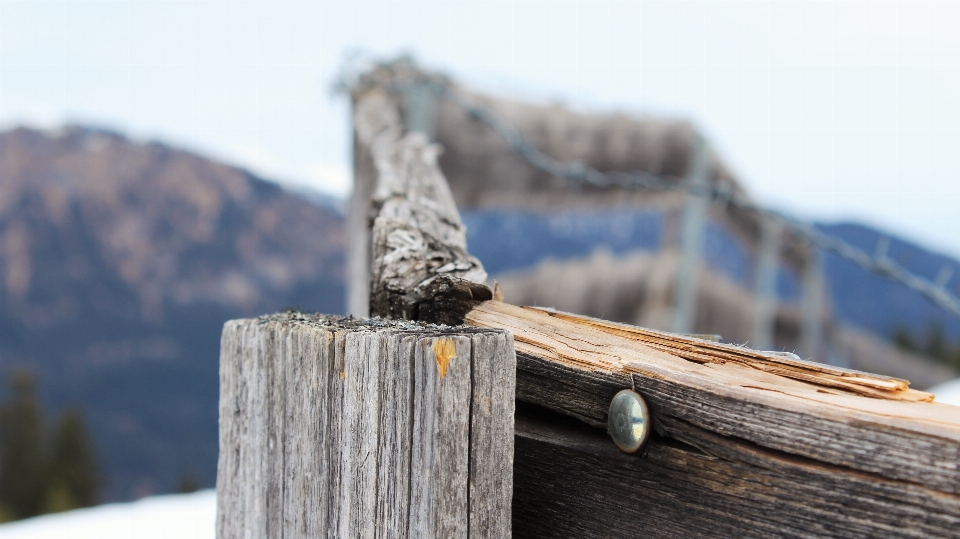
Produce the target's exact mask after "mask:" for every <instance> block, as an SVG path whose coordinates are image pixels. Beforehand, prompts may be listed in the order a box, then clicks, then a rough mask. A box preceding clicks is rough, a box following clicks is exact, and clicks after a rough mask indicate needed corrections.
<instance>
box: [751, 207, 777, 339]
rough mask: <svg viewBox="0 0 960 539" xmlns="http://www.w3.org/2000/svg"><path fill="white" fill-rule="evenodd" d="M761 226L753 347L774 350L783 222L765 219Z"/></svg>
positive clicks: (770, 218)
mask: <svg viewBox="0 0 960 539" xmlns="http://www.w3.org/2000/svg"><path fill="white" fill-rule="evenodd" d="M760 226H761V230H760V252H759V254H758V256H757V270H756V280H755V288H754V305H755V311H754V318H753V339H752V340H751V341H750V346H752V347H753V348H755V349H757V350H773V348H774V346H775V342H774V337H775V336H774V333H775V330H776V327H775V322H776V312H777V275H778V273H779V270H780V237H781V235H782V234H783V223H781V222H780V220H779V219H776V218H772V217H765V218H763V219H762V220H761V221H760Z"/></svg>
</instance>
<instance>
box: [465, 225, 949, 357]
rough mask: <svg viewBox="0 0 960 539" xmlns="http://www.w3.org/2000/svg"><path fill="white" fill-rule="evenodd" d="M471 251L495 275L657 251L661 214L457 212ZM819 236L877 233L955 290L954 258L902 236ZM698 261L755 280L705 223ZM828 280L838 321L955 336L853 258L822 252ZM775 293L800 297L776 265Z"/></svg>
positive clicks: (880, 330)
mask: <svg viewBox="0 0 960 539" xmlns="http://www.w3.org/2000/svg"><path fill="white" fill-rule="evenodd" d="M463 221H464V223H465V224H466V226H467V239H468V245H469V248H470V251H471V253H473V254H474V255H476V256H477V257H478V258H479V259H480V260H481V261H483V263H484V266H485V267H486V268H487V271H488V272H489V273H490V274H491V275H494V276H496V275H497V274H499V273H504V272H508V271H516V270H523V269H525V268H530V267H532V266H534V265H536V264H538V263H539V262H541V261H544V260H546V259H554V260H566V259H575V258H582V257H585V256H588V255H589V254H590V253H591V252H592V251H593V250H595V249H597V248H601V247H602V248H605V249H607V250H609V251H611V252H613V253H614V254H617V255H625V254H627V253H630V252H633V251H651V252H654V251H657V250H659V249H661V248H662V247H663V236H664V226H665V225H664V216H663V214H662V212H659V211H657V210H656V209H652V208H646V209H616V210H606V211H598V210H580V211H567V212H545V211H533V210H516V209H503V210H471V211H465V212H463ZM816 226H817V227H818V228H819V229H820V230H822V231H823V232H824V233H827V234H830V235H832V236H836V237H838V238H840V239H843V240H844V241H847V242H849V243H850V244H852V245H855V246H857V247H859V248H861V249H864V250H866V251H867V252H874V250H875V249H876V246H877V244H878V243H879V242H880V241H881V238H887V239H889V249H888V251H887V254H888V256H889V257H890V258H892V259H893V260H895V261H897V262H898V263H899V264H901V265H903V266H904V267H905V268H907V269H908V270H910V271H911V272H914V273H916V274H918V275H921V276H925V277H927V278H930V279H934V278H935V277H936V276H937V275H938V274H939V272H940V271H941V270H942V268H944V267H953V268H955V275H956V277H954V278H953V280H952V283H953V284H952V288H953V290H954V292H958V290H960V285H958V283H960V262H958V261H957V260H955V259H953V258H950V257H949V256H947V255H944V254H940V253H936V252H933V251H931V250H929V249H926V248H924V247H921V246H919V245H918V244H916V243H914V242H911V241H909V240H907V239H904V238H902V237H899V236H897V235H895V234H891V233H889V232H886V231H882V230H878V229H876V228H873V227H870V226H867V225H863V224H858V223H852V222H841V223H820V224H817V225H816ZM703 255H704V260H705V261H706V263H707V264H708V265H709V266H710V267H711V268H713V269H715V270H717V271H719V272H721V273H722V274H724V275H727V276H728V277H729V278H730V279H731V280H733V281H735V282H737V283H739V284H740V285H742V286H744V287H745V288H748V289H749V288H750V287H751V286H752V282H753V278H754V277H753V267H754V262H753V258H752V254H751V250H750V248H749V247H748V246H747V245H745V244H744V243H743V242H742V240H740V239H739V238H738V237H736V236H735V235H733V234H731V233H730V232H729V231H728V230H726V229H725V228H724V227H723V226H720V225H717V224H715V223H709V224H708V225H707V227H706V231H705V234H704V253H703ZM824 269H825V273H826V281H827V285H828V287H829V290H830V292H831V297H832V299H833V310H834V313H835V316H836V317H837V319H838V320H839V321H841V322H844V323H848V324H851V325H854V326H857V327H860V328H863V329H867V330H870V331H872V332H875V333H877V334H880V335H883V336H886V337H888V338H892V336H893V334H894V333H895V332H896V331H897V330H898V329H900V328H905V329H907V330H908V331H909V332H911V333H912V334H913V335H915V337H916V338H918V339H920V338H923V337H924V336H925V335H926V332H927V331H929V330H930V329H931V328H932V327H940V328H941V329H942V330H943V331H944V332H945V334H946V335H947V336H949V337H950V338H951V339H953V340H957V339H960V318H958V317H955V316H952V315H950V314H949V313H946V312H945V311H943V310H942V309H941V308H940V307H939V306H937V305H935V304H934V303H932V302H931V301H930V300H928V299H926V298H925V297H924V296H922V295H920V294H917V293H916V292H914V291H913V290H910V289H908V288H907V287H905V286H904V285H902V284H901V283H899V282H896V281H894V280H892V279H889V278H887V277H883V276H881V275H877V274H874V273H871V272H869V271H867V270H865V269H863V268H861V267H860V266H858V265H856V264H855V263H853V262H850V261H848V260H846V259H843V258H841V257H839V256H837V255H834V254H831V253H827V254H826V256H825V258H824ZM778 289H779V296H780V298H781V300H782V301H785V302H793V301H796V300H797V299H798V297H799V285H798V280H797V277H796V276H795V275H794V274H793V272H792V271H790V270H789V269H786V268H782V269H781V275H780V279H779V286H778Z"/></svg>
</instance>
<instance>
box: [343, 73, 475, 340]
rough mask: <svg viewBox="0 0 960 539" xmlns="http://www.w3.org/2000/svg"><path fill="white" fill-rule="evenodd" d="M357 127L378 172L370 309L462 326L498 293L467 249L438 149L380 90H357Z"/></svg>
mask: <svg viewBox="0 0 960 539" xmlns="http://www.w3.org/2000/svg"><path fill="white" fill-rule="evenodd" d="M354 129H355V131H356V135H357V140H358V143H359V144H360V145H362V146H363V147H364V148H366V149H369V152H370V156H371V158H372V160H373V163H374V165H375V169H376V183H375V186H374V188H373V192H372V196H371V198H370V204H371V214H372V215H375V216H376V217H375V219H374V220H373V222H372V230H371V231H370V245H371V254H370V256H371V261H372V265H371V270H370V276H371V277H370V279H371V280H370V288H369V290H370V295H369V298H370V313H371V314H372V315H377V316H383V317H387V318H398V319H408V320H425V321H431V322H441V323H447V324H459V323H460V322H461V321H462V317H463V314H464V313H466V311H468V310H469V309H470V308H471V307H472V306H473V305H475V304H476V303H477V302H479V301H484V300H487V299H491V298H492V297H493V294H492V291H491V290H490V289H489V288H488V287H487V286H486V285H485V284H483V283H484V281H486V278H487V274H486V272H485V271H484V269H483V265H482V264H481V263H480V261H479V260H477V259H476V258H475V257H472V256H470V254H469V253H468V252H467V238H466V229H465V228H464V226H463V223H462V222H461V220H460V214H459V212H458V211H457V207H456V205H455V204H454V201H453V196H452V195H451V194H450V189H449V187H448V186H447V183H446V179H445V178H444V177H443V173H442V172H440V167H439V166H438V165H437V155H438V154H439V152H440V147H439V146H437V145H436V144H430V143H429V142H428V140H427V138H426V136H424V135H423V134H421V133H410V134H407V135H404V134H403V125H402V123H401V114H400V110H399V107H398V105H397V102H396V99H395V98H394V97H393V96H392V95H390V94H389V93H388V92H386V91H385V90H383V89H381V88H376V87H375V88H371V89H363V88H358V89H357V90H355V91H354ZM358 211H359V210H358ZM358 222H359V221H358ZM357 238H360V236H357ZM358 241H359V240H358ZM358 260H359V259H358Z"/></svg>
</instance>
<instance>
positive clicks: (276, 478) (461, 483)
mask: <svg viewBox="0 0 960 539" xmlns="http://www.w3.org/2000/svg"><path fill="white" fill-rule="evenodd" d="M222 356H223V357H222V362H221V365H222V366H221V402H220V411H221V415H220V418H221V420H220V433H221V434H220V441H221V455H220V461H219V464H218V476H217V489H218V516H217V534H218V537H221V538H226V537H244V536H247V535H249V536H253V537H281V536H283V537H509V536H510V523H511V520H510V501H511V498H510V496H511V493H512V491H511V489H510V485H511V484H512V483H511V475H512V467H511V466H510V464H509V463H511V462H512V459H513V407H514V392H513V387H514V384H513V374H514V369H515V356H514V355H513V347H512V343H511V339H510V335H509V333H508V332H505V331H501V330H478V329H476V328H450V327H441V326H431V325H425V324H417V323H410V322H400V321H396V322H390V321H385V320H368V321H360V320H355V319H346V318H338V317H324V316H320V315H303V314H300V313H285V314H278V315H273V316H269V317H263V318H260V319H256V320H240V321H232V322H228V323H227V324H226V325H225V327H224V333H223V337H222ZM475 369H476V373H475V372H474V371H475ZM476 376H480V379H479V380H477V379H476ZM493 497H499V499H492V498H493ZM471 519H475V520H476V526H471Z"/></svg>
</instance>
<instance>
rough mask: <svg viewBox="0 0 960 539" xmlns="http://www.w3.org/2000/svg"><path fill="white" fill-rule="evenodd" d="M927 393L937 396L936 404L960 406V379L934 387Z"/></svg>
mask: <svg viewBox="0 0 960 539" xmlns="http://www.w3.org/2000/svg"><path fill="white" fill-rule="evenodd" d="M927 392H929V393H933V394H934V396H936V398H935V399H934V400H935V401H936V402H941V403H943V404H952V405H954V406H960V378H957V379H956V380H951V381H949V382H945V383H943V384H940V385H938V386H936V387H932V388H930V389H928V390H927Z"/></svg>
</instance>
